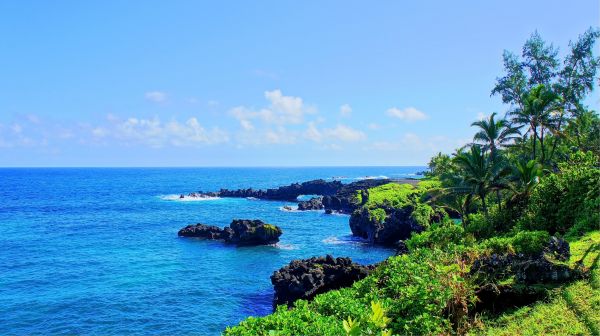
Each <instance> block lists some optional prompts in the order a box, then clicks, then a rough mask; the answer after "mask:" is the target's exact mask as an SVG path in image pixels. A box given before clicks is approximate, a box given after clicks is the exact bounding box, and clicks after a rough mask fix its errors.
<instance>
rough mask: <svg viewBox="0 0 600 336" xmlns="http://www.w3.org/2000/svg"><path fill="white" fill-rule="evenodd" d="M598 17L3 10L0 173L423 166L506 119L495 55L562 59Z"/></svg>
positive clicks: (321, 9) (223, 4) (223, 9)
mask: <svg viewBox="0 0 600 336" xmlns="http://www.w3.org/2000/svg"><path fill="white" fill-rule="evenodd" d="M599 21H600V4H599V2H598V1H597V0H581V1H570V2H569V3H568V5H567V3H566V2H564V1H563V0H560V1H559V0H544V1H537V0H536V1H518V0H505V1H494V2H491V1H253V2H250V1H212V2H207V1H181V0H172V1H152V0H147V1H62V0H57V1H33V0H12V1H1V2H0V64H1V65H0V166H4V167H11V166H12V167H14V166H27V167H29V166H31V167H44V166H65V167H71V166H74V167H79V166H94V167H113V166H115V167H116V166H125V167H130V166H134V167H137V166H153V167H157V166H160V167H162V166H378V165H386V166H387V165H394V166H398V165H425V164H427V162H428V161H429V158H430V157H431V156H432V155H434V154H435V153H437V152H440V151H441V152H445V153H451V152H452V151H453V150H454V149H455V148H457V147H459V146H461V145H463V144H465V143H467V142H469V141H470V140H471V137H472V134H473V133H474V129H473V128H471V127H470V126H469V125H470V124H471V123H472V122H473V121H476V120H478V119H479V118H481V117H482V116H485V115H489V114H491V113H492V112H498V113H500V114H501V115H502V114H504V113H505V112H506V111H507V109H508V108H509V107H508V106H506V105H503V104H502V103H501V101H500V98H499V97H498V96H490V92H491V89H492V87H493V85H494V82H495V79H496V78H497V77H499V76H501V75H502V52H503V50H505V49H507V50H511V51H514V52H519V51H520V49H521V47H522V45H523V43H524V42H525V40H526V39H527V38H528V37H529V36H530V35H531V34H532V33H533V32H534V31H535V30H537V31H538V32H539V33H540V34H541V36H542V37H543V38H544V39H545V40H546V41H549V42H552V43H554V45H555V46H558V47H560V50H561V55H564V53H565V52H566V51H567V48H568V42H569V40H575V39H576V38H577V37H578V35H580V34H581V33H583V32H584V31H585V30H586V29H587V28H589V27H590V26H592V27H597V26H599V25H600V23H599ZM596 53H597V54H600V53H598V49H596ZM599 102H600V96H599V94H598V90H595V92H594V93H593V94H592V95H591V96H590V97H588V99H587V100H586V103H587V104H588V105H589V106H590V107H591V108H594V109H596V110H598V109H599V108H598V106H599V104H600V103H599Z"/></svg>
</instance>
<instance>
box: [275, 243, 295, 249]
mask: <svg viewBox="0 0 600 336" xmlns="http://www.w3.org/2000/svg"><path fill="white" fill-rule="evenodd" d="M275 247H277V248H279V249H282V250H298V249H299V247H298V246H296V245H293V244H279V243H277V244H275Z"/></svg>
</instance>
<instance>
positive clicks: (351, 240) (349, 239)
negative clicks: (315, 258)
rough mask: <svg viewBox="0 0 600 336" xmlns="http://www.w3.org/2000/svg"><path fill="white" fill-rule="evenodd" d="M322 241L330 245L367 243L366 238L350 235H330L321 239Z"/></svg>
mask: <svg viewBox="0 0 600 336" xmlns="http://www.w3.org/2000/svg"><path fill="white" fill-rule="evenodd" d="M322 242H323V243H325V244H330V245H341V244H359V245H362V244H368V242H367V240H365V239H362V238H360V237H354V236H352V235H348V236H342V237H336V236H331V237H327V238H325V239H323V240H322Z"/></svg>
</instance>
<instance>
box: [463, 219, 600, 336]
mask: <svg viewBox="0 0 600 336" xmlns="http://www.w3.org/2000/svg"><path fill="white" fill-rule="evenodd" d="M599 259H600V231H594V232H590V233H588V234H586V235H584V236H583V237H582V238H581V239H579V240H577V241H573V242H571V259H570V260H569V264H570V265H573V266H575V265H577V264H581V265H582V266H583V269H584V270H587V271H588V272H589V279H584V280H579V281H576V282H574V283H572V284H569V285H567V286H565V287H563V288H558V289H557V290H555V291H554V292H553V295H551V296H550V298H549V299H548V300H547V301H544V302H538V303H536V304H533V305H530V306H526V307H522V308H520V309H518V310H515V311H512V312H508V313H505V314H503V315H501V316H499V317H496V318H491V319H489V320H483V321H482V322H483V324H484V325H485V327H483V328H479V329H476V330H473V333H472V334H473V335H479V334H483V335H600V283H599V280H598V279H600V269H599V268H598V263H599Z"/></svg>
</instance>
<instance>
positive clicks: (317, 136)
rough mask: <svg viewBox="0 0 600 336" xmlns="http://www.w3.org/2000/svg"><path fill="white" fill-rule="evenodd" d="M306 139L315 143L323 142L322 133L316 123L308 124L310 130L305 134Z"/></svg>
mask: <svg viewBox="0 0 600 336" xmlns="http://www.w3.org/2000/svg"><path fill="white" fill-rule="evenodd" d="M304 137H305V138H306V139H308V140H311V141H314V142H320V141H321V140H323V134H321V131H319V129H317V126H316V125H315V123H314V122H310V123H308V128H307V129H306V131H305V132H304Z"/></svg>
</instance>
